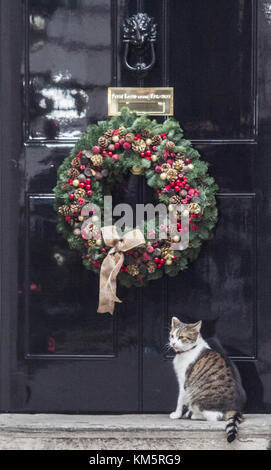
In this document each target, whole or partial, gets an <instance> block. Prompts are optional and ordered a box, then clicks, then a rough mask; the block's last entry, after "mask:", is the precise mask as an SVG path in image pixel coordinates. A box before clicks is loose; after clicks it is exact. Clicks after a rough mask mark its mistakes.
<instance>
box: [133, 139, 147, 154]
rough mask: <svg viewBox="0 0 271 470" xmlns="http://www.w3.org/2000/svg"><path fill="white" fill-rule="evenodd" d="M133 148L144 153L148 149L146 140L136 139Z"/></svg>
mask: <svg viewBox="0 0 271 470" xmlns="http://www.w3.org/2000/svg"><path fill="white" fill-rule="evenodd" d="M132 149H133V151H134V152H136V153H142V152H144V151H145V150H146V142H145V141H144V140H143V139H137V140H134V142H133V143H132Z"/></svg>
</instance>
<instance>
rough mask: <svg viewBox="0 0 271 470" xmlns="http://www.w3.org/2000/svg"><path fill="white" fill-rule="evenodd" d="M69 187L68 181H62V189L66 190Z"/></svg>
mask: <svg viewBox="0 0 271 470" xmlns="http://www.w3.org/2000/svg"><path fill="white" fill-rule="evenodd" d="M69 188H70V185H69V184H68V183H62V185H61V189H62V191H68V189H69Z"/></svg>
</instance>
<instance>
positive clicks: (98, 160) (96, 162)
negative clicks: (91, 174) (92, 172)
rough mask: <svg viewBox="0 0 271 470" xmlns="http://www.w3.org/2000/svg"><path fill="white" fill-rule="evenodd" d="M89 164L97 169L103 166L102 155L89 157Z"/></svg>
mask: <svg viewBox="0 0 271 470" xmlns="http://www.w3.org/2000/svg"><path fill="white" fill-rule="evenodd" d="M91 162H92V164H93V166H98V167H100V166H103V157H102V155H100V154H97V155H93V156H92V157H91Z"/></svg>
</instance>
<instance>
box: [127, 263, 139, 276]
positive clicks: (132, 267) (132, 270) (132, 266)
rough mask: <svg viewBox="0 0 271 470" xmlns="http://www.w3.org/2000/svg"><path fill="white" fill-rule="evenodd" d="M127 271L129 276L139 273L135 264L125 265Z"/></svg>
mask: <svg viewBox="0 0 271 470" xmlns="http://www.w3.org/2000/svg"><path fill="white" fill-rule="evenodd" d="M127 272H128V274H130V276H134V277H135V276H138V275H139V267H138V266H137V265H136V264H129V265H128V266H127Z"/></svg>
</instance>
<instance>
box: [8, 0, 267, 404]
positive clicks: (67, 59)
mask: <svg viewBox="0 0 271 470" xmlns="http://www.w3.org/2000/svg"><path fill="white" fill-rule="evenodd" d="M137 11H145V12H146V13H148V14H149V15H150V16H154V17H155V21H156V22H157V24H158V43H157V45H156V52H157V61H156V64H155V67H154V68H153V70H151V71H150V73H149V74H148V75H147V77H146V78H145V79H140V80H138V79H136V77H134V76H133V75H131V74H130V73H129V72H128V71H127V70H126V69H125V67H124V65H123V63H122V55H123V54H122V52H123V51H122V42H121V33H120V30H121V24H122V21H123V19H124V18H126V17H127V16H130V15H132V14H133V13H136V12H137ZM270 12H271V1H269V0H267V1H265V2H257V1H256V0H242V1H241V0H240V1H239V0H230V1H227V2H226V1H223V0H221V1H219V2H217V1H215V0H206V1H205V2H202V1H201V0H178V1H174V0H170V1H169V0H158V1H157V0H145V1H144V0H129V1H127V2H120V1H119V0H111V1H110V0H101V1H99V2H92V1H89V2H76V1H75V2H74V1H71V2H63V1H62V0H57V1H43V0H24V1H23V2H20V1H19V0H18V1H17V0H15V1H14V2H8V1H7V0H3V1H2V2H1V18H0V21H1V44H0V48H1V67H0V74H1V92H0V93H1V96H0V98H1V111H0V113H1V124H2V125H1V133H2V138H1V142H0V146H1V147H0V148H1V175H2V186H1V196H2V198H1V200H2V204H1V221H2V227H1V230H2V236H1V255H2V263H1V274H2V276H1V296H2V297H1V344H0V367H1V369H0V370H1V381H0V391H1V409H2V410H4V411H43V412H82V413H85V412H142V411H144V412H162V411H163V412H168V411H170V410H172V409H173V407H174V405H175V401H176V394H177V387H176V381H175V378H174V374H173V371H172V367H171V359H172V358H171V356H170V354H169V355H168V354H167V352H166V350H165V343H166V341H167V332H168V327H169V322H170V317H171V315H172V314H176V315H178V316H180V317H181V318H183V320H186V321H195V320H197V319H199V318H201V319H202V320H203V322H204V335H205V337H207V338H209V337H213V336H215V337H217V338H218V340H219V341H220V342H221V343H222V344H223V346H224V348H225V349H226V350H227V352H228V354H229V355H231V357H233V358H234V360H235V361H236V364H237V365H238V367H239V369H240V372H241V374H242V377H243V380H244V384H245V387H246V389H247V392H248V398H249V401H248V407H247V410H248V411H251V412H254V411H260V412H263V411H270V408H271V403H270V399H269V398H268V397H269V396H270V386H271V377H270V371H271V367H270V365H271V364H270V355H269V352H268V351H269V349H268V348H269V347H270V331H271V329H270V325H269V322H270V320H269V318H270V315H269V306H270V287H269V284H270V281H269V279H270V273H269V270H270V268H269V264H268V263H267V257H268V254H269V245H268V231H269V225H270V209H269V205H268V198H269V197H270V188H269V179H270V174H271V171H270V170H271V168H270V162H269V158H268V155H269V151H270V144H271V142H270V136H269V134H270V133H269V128H270V125H269V120H270V111H269V110H270V109H271V107H270V102H269V101H270V85H269V83H270V77H269V75H270V70H271V64H269V59H268V57H269V55H270V54H269V52H270V48H271V47H270V43H271V32H270V18H271V13H270ZM10 26H12V27H10ZM18 44H21V45H22V48H21V49H20V48H19V47H18ZM21 64H23V67H22V70H23V76H22V84H24V87H23V93H21V90H20V71H21ZM151 85H155V86H161V85H163V86H174V88H175V98H176V100H175V116H176V117H177V118H178V119H179V120H180V121H181V123H182V125H183V127H184V129H185V131H186V136H187V137H188V138H191V139H192V141H193V142H194V144H195V145H196V146H197V148H198V149H199V151H200V152H201V153H202V155H203V157H204V158H205V159H206V160H207V161H208V162H209V163H210V171H211V173H212V174H213V175H214V176H215V178H216V180H217V182H218V184H219V186H220V195H219V197H218V204H219V208H220V221H219V224H218V227H217V230H216V234H215V237H214V240H213V241H211V242H210V243H208V244H206V246H205V247H204V248H203V250H202V253H201V255H200V257H199V259H198V260H197V261H196V262H195V263H194V264H193V265H192V266H191V267H190V268H189V270H187V271H186V272H185V273H182V274H180V275H179V276H178V277H176V278H174V279H173V280H170V281H169V280H168V279H163V280H161V281H158V282H155V283H153V284H151V285H150V286H149V287H148V288H146V289H144V290H128V291H127V290H125V289H121V292H120V295H121V296H122V298H124V299H125V301H124V303H123V305H122V306H120V307H119V308H118V309H117V312H116V314H115V316H114V317H113V318H112V317H110V316H109V315H105V316H101V315H97V314H96V305H97V299H98V279H97V277H96V276H94V274H91V273H89V272H86V270H85V269H84V268H83V267H82V265H81V261H80V259H79V256H78V254H77V253H73V252H71V251H70V250H69V249H68V247H67V244H66V243H65V242H64V241H63V240H62V239H61V238H60V237H59V236H58V235H57V233H56V230H55V222H56V217H55V214H54V210H53V195H52V188H53V187H54V185H55V181H56V171H57V168H58V166H59V164H60V163H61V162H62V160H63V158H64V157H65V156H66V155H67V153H68V152H69V150H70V148H71V146H72V145H73V144H74V142H75V140H76V139H77V137H78V135H79V134H80V132H81V131H82V130H84V129H85V127H86V126H87V124H89V123H91V122H95V121H96V120H97V119H100V118H104V117H106V99H107V98H106V94H107V87H108V86H151ZM21 98H22V99H21ZM22 131H23V133H22ZM22 135H23V139H22ZM22 140H23V142H22ZM16 162H18V166H17V163H16ZM131 194H133V199H134V200H135V201H138V202H144V201H145V202H146V201H148V200H149V198H150V191H149V190H148V188H146V186H145V184H144V180H143V178H141V177H135V176H133V175H131V177H130V179H129V180H128V181H127V182H126V184H125V185H124V186H123V187H122V188H120V191H119V192H118V195H117V197H118V199H121V200H124V201H129V200H131ZM18 220H19V223H17V221H18ZM17 278H18V286H17Z"/></svg>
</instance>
